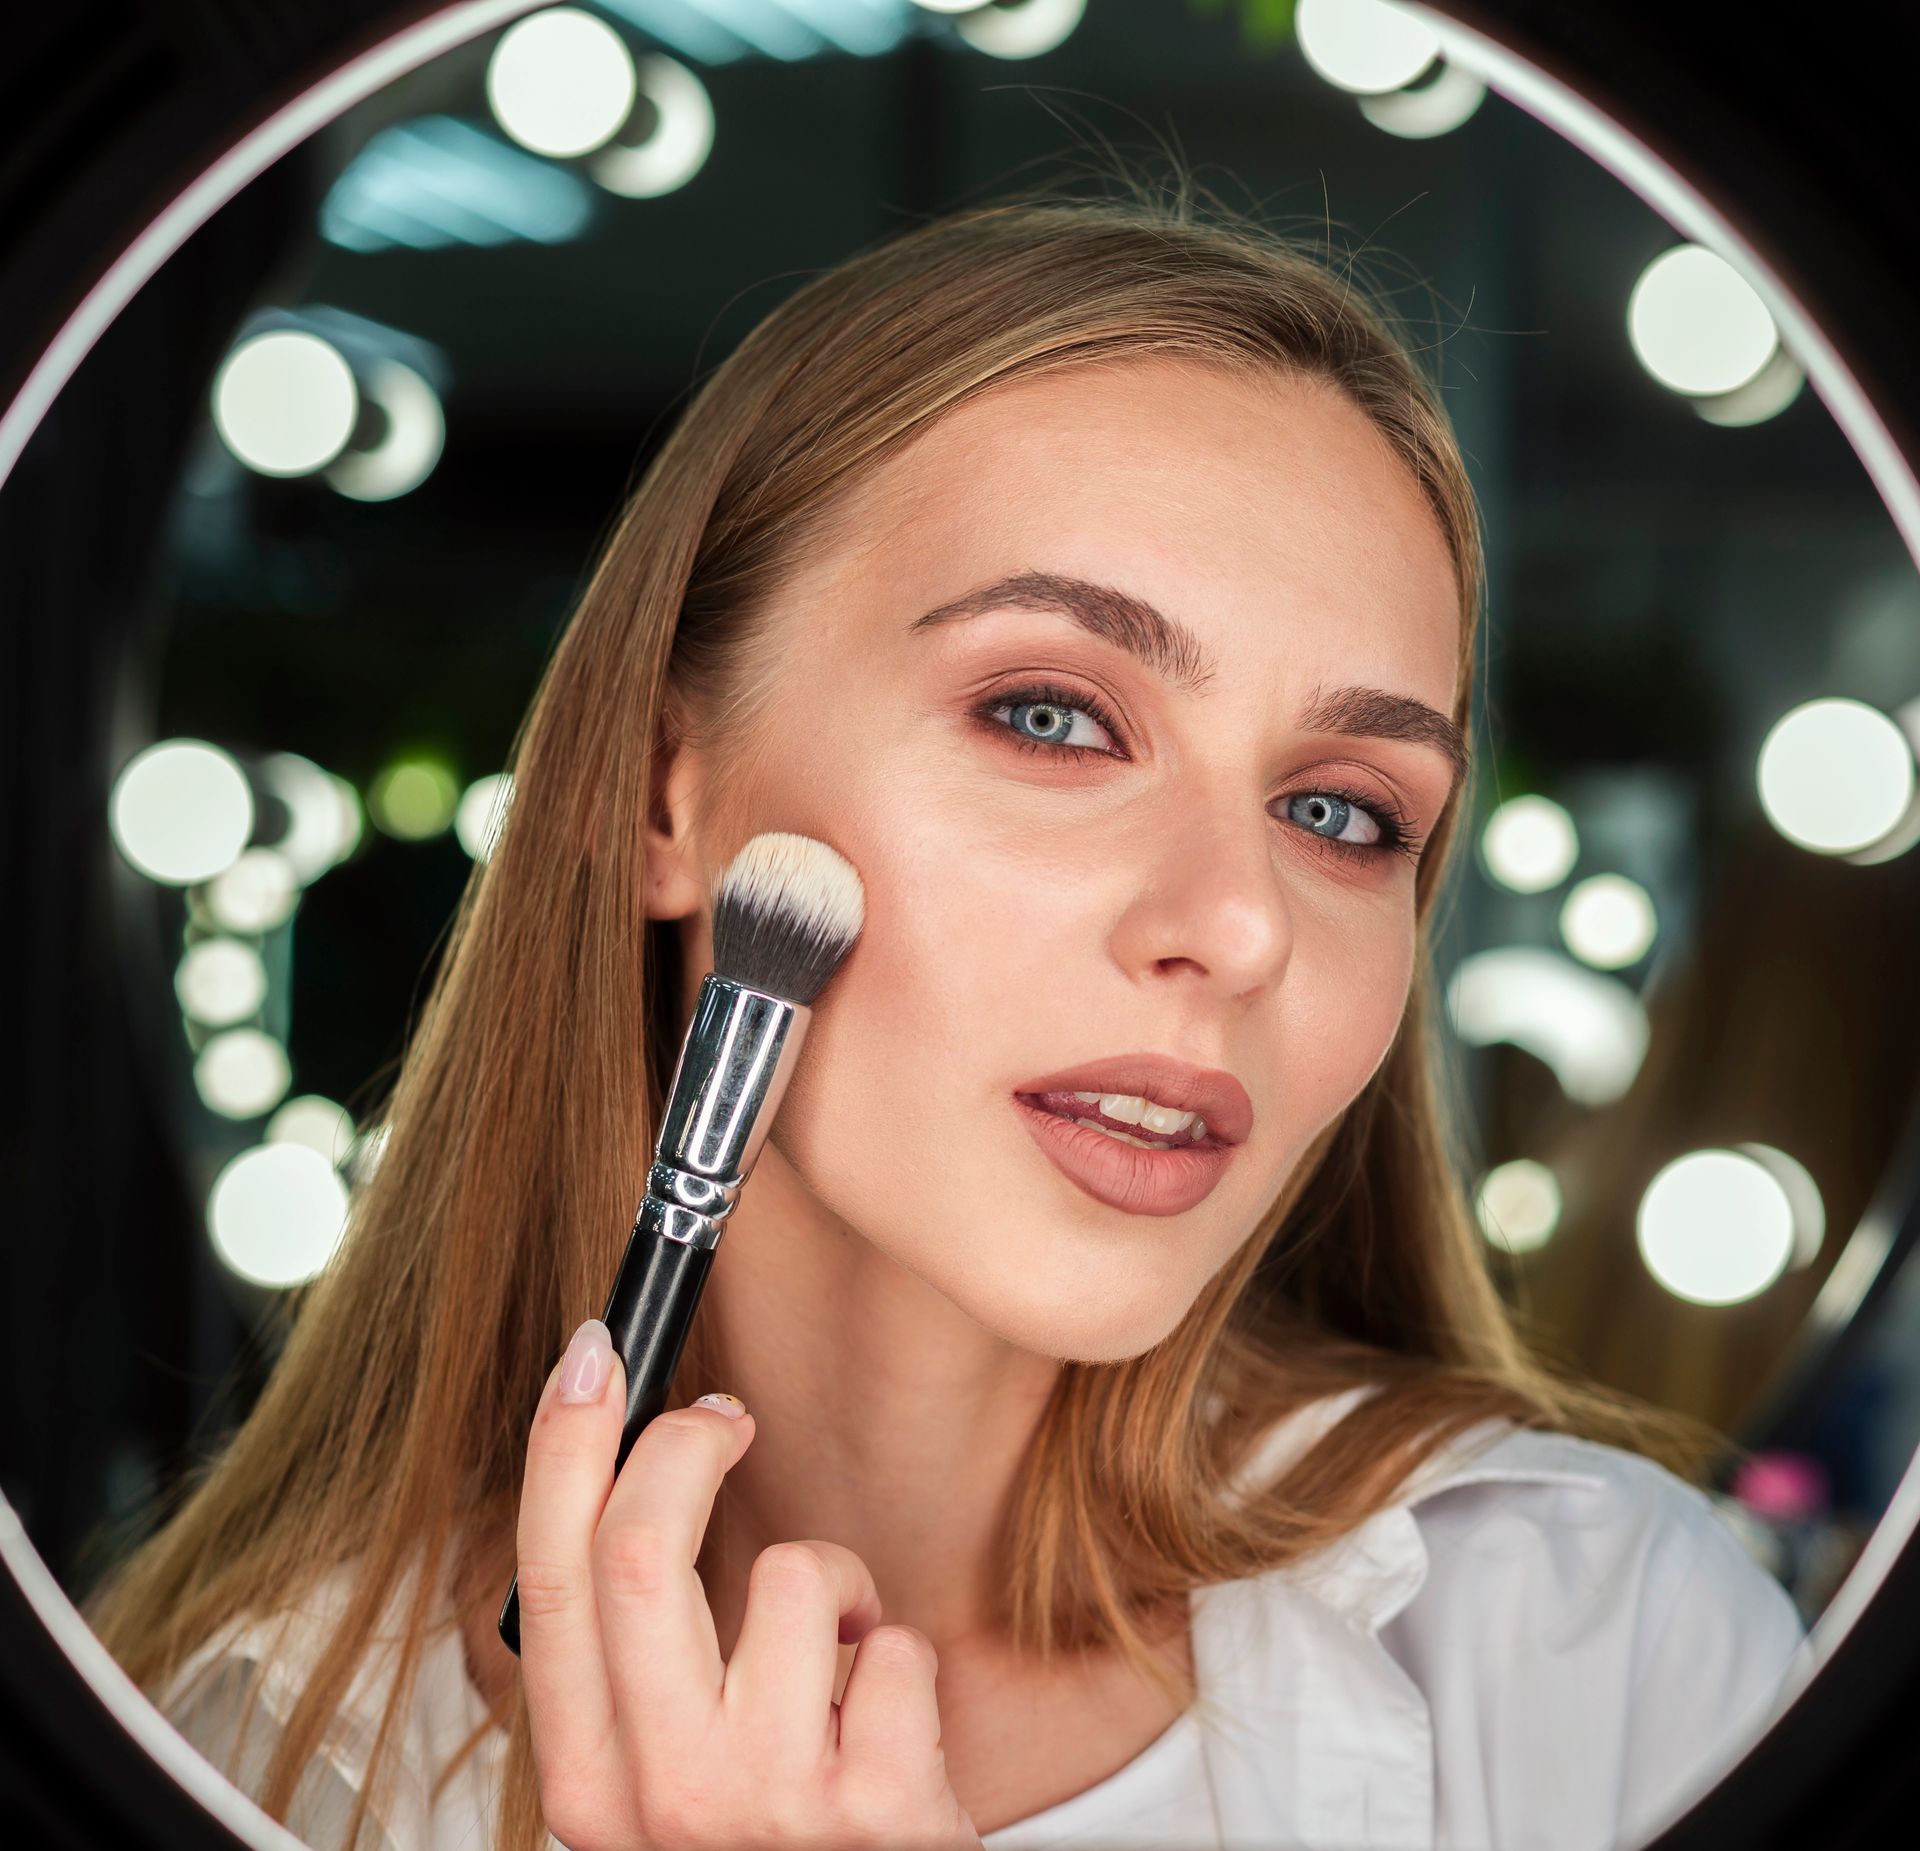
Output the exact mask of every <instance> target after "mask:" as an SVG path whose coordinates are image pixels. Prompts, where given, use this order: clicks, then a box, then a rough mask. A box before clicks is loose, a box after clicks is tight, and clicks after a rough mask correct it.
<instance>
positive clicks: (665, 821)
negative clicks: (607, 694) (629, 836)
mask: <svg viewBox="0 0 1920 1851" xmlns="http://www.w3.org/2000/svg"><path fill="white" fill-rule="evenodd" d="M698 796H699V775H698V767H697V765H696V764H695V762H694V757H693V755H692V754H691V753H690V752H688V751H687V750H685V749H684V748H683V747H682V746H681V745H680V744H679V742H678V739H677V738H676V736H675V734H674V732H673V731H672V730H669V731H667V732H666V734H665V735H664V738H663V742H662V744H661V745H660V746H659V747H658V748H657V749H656V750H655V752H654V755H653V764H652V769H651V771H650V773H649V777H648V789H647V813H646V817H645V819H644V821H643V822H642V825H641V832H640V834H641V841H640V847H641V854H642V858H643V859H642V865H643V867H644V868H645V877H644V878H645V882H646V909H647V917H648V918H649V919H684V918H685V917H686V916H687V915H688V914H689V913H693V912H697V911H698V910H699V907H700V905H701V902H702V900H703V899H704V897H705V893H706V888H705V886H704V884H703V882H702V880H701V878H700V873H699V854H698V848H699V844H698V837H697V831H696V830H695V827H694V817H695V813H696V810H697V800H698Z"/></svg>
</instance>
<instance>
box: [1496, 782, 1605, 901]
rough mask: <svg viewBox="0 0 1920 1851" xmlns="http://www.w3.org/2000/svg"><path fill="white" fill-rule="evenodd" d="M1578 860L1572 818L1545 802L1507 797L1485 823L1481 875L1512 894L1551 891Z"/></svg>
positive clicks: (1535, 797)
mask: <svg viewBox="0 0 1920 1851" xmlns="http://www.w3.org/2000/svg"><path fill="white" fill-rule="evenodd" d="M1579 856H1580V836H1579V832H1578V831H1577V830H1576V829H1575V828H1574V826H1573V818H1572V817H1571V816H1569V815H1568V814H1567V812H1566V811H1565V810H1564V809H1563V808H1561V806H1560V805H1559V804H1557V803H1555V802H1554V801H1553V799H1552V798H1551V797H1537V796H1526V797H1510V798H1508V799H1507V801H1506V802H1505V803H1503V804H1501V805H1500V807H1499V808H1498V809H1496V810H1495V811H1494V813H1493V814H1492V815H1491V816H1489V817H1488V818H1487V826H1486V828H1485V829H1483V830H1482V831H1481V834H1480V858H1481V860H1482V862H1483V863H1484V864H1485V866H1486V870H1487V872H1488V873H1489V874H1490V875H1491V876H1492V877H1493V878H1494V879H1495V880H1496V881H1498V882H1499V883H1500V885H1501V886H1503V887H1509V888H1511V889H1512V890H1513V891H1514V892H1515V893H1543V892H1545V891H1546V889H1547V888H1549V887H1557V886H1559V884H1560V883H1561V882H1562V881H1563V880H1565V879H1566V878H1567V876H1568V874H1569V873H1571V872H1572V870H1573V864H1574V862H1575V861H1577V860H1578V859H1579Z"/></svg>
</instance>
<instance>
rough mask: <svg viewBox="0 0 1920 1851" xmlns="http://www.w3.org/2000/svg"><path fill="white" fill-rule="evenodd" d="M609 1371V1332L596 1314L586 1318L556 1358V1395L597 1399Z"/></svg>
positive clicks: (610, 1360) (586, 1399)
mask: <svg viewBox="0 0 1920 1851" xmlns="http://www.w3.org/2000/svg"><path fill="white" fill-rule="evenodd" d="M612 1373H613V1333H612V1332H611V1331H609V1330H608V1329H607V1327H606V1326H605V1325H604V1324H603V1323H601V1322H600V1320H599V1319H598V1318H588V1319H587V1321H586V1322H585V1323H584V1324H582V1325H581V1326H580V1328H579V1329H578V1330H576V1331H575V1332H574V1333H573V1341H572V1342H571V1343H569V1344H568V1345H567V1353H566V1355H565V1356H563V1357H562V1358H561V1359H560V1399H561V1400H562V1401H598V1400H599V1399H600V1391H601V1390H602V1389H604V1388H605V1387H606V1385H607V1377H608V1376H610V1375H611V1374H612Z"/></svg>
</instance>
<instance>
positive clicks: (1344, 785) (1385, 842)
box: [969, 677, 1426, 865]
mask: <svg viewBox="0 0 1920 1851" xmlns="http://www.w3.org/2000/svg"><path fill="white" fill-rule="evenodd" d="M1042 702H1047V703H1051V704H1053V705H1055V706H1060V707H1067V708H1073V709H1076V710H1078V711H1080V712H1083V713H1086V714H1087V715H1088V716H1089V717H1090V718H1091V719H1092V720H1093V721H1094V722H1095V723H1096V724H1097V725H1098V726H1100V727H1101V728H1102V729H1103V730H1104V731H1105V732H1107V733H1108V734H1109V735H1111V736H1114V737H1116V739H1119V740H1124V737H1125V734H1124V731H1123V729H1122V728H1121V727H1120V726H1119V724H1118V723H1117V722H1116V721H1115V720H1114V719H1113V718H1112V716H1111V714H1110V712H1109V710H1108V708H1107V705H1106V703H1105V702H1104V701H1103V700H1102V699H1101V698H1100V697H1099V696H1097V695H1090V694H1087V693H1084V692H1082V691H1077V690H1075V689H1073V688H1070V687H1067V686H1066V685H1064V684H1063V683H1054V682H1051V681H1046V680H1024V681H1023V680H1020V679H1018V678H1017V677H1016V678H1015V679H1014V680H1013V681H1011V682H1010V683H1008V684H1007V685H1005V686H1003V687H999V688H996V689H994V690H993V691H992V692H990V693H988V694H986V695H984V696H982V697H981V699H980V700H978V701H977V702H975V703H973V705H972V706H971V707H970V708H969V712H970V713H971V714H973V715H974V716H975V717H976V718H977V719H978V720H979V722H980V724H981V725H982V726H984V727H987V728H989V729H990V730H991V731H993V732H995V733H997V734H998V735H1000V737H1002V738H1003V739H1006V740H1008V741H1010V742H1011V743H1012V744H1013V745H1014V746H1015V747H1016V748H1017V749H1018V750H1020V751H1023V752H1026V753H1028V754H1033V753H1038V754H1040V755H1041V756H1042V757H1051V758H1070V759H1074V760H1076V761H1084V760H1086V759H1089V758H1110V759H1124V756H1125V755H1123V754H1121V753H1117V752H1109V751H1107V750H1106V749H1105V748H1104V747H1101V746H1076V745H1068V744H1065V743H1063V742H1061V741H1057V740H1044V739H1029V738H1027V737H1026V736H1025V735H1024V734H1021V733H1018V732H1016V731H1014V729H1013V728H1012V727H1010V726H1005V725H1002V724H1001V723H1000V722H999V721H998V720H996V719H995V718H994V717H993V716H994V715H995V714H996V713H998V712H999V711H1000V709H1001V708H1003V707H1025V706H1037V705H1039V704H1041V703H1042ZM1375 775H1376V776H1377V775H1378V774H1377V773H1376V774H1375ZM1353 781H1354V780H1353V774H1352V772H1351V771H1348V770H1343V769H1339V768H1335V769H1332V770H1329V771H1327V772H1325V773H1323V774H1321V779H1320V781H1319V782H1318V783H1309V784H1305V785H1302V786H1301V787H1300V788H1299V789H1298V790H1295V791H1289V792H1285V793H1282V795H1281V796H1280V797H1279V798H1278V799H1276V801H1278V802H1282V803H1284V802H1286V801H1288V800H1289V799H1290V798H1292V797H1301V796H1304V797H1311V796H1324V797H1338V798H1339V799H1340V800H1341V801H1342V802H1343V803H1348V804H1352V805H1354V806H1356V807H1357V808H1359V809H1361V810H1363V811H1365V812H1366V813H1367V814H1368V815H1369V816H1371V817H1372V818H1373V821H1374V824H1375V826H1376V827H1377V828H1378V829H1379V831H1380V840H1379V841H1377V842H1342V841H1339V840H1338V839H1337V838H1335V837H1332V836H1323V835H1321V834H1320V833H1319V832H1318V831H1317V830H1312V829H1308V830H1300V831H1298V832H1297V833H1300V834H1303V835H1307V836H1311V837H1312V838H1313V841H1314V843H1315V845H1316V852H1322V853H1331V854H1333V855H1334V856H1336V857H1338V858H1342V859H1347V860H1358V861H1367V860H1379V859H1382V858H1383V857H1388V856H1393V857H1404V858H1405V859H1406V860H1408V861H1410V862H1412V863H1414V864H1415V865H1417V864H1418V862H1419V859H1420V856H1421V853H1422V851H1423V850H1424V848H1425V844H1426V834H1425V832H1424V831H1423V830H1422V829H1421V828H1420V827H1419V824H1418V822H1417V820H1416V818H1415V817H1414V815H1413V814H1412V813H1411V811H1410V810H1409V809H1408V807H1407V806H1405V805H1403V804H1402V803H1401V802H1400V801H1399V800H1398V799H1397V798H1396V797H1395V796H1394V795H1392V794H1391V793H1389V794H1388V795H1386V796H1376V795H1374V794H1372V793H1371V792H1369V791H1366V790H1363V789H1355V788H1353V787H1352V785H1353ZM1383 782H1384V780H1383Z"/></svg>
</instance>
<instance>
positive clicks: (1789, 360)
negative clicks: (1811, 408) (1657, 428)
mask: <svg viewBox="0 0 1920 1851" xmlns="http://www.w3.org/2000/svg"><path fill="white" fill-rule="evenodd" d="M1806 383H1807V376H1806V374H1805V373H1804V372H1802V371H1801V370H1800V366H1799V364H1798V362H1796V361H1795V359H1794V357H1793V356H1792V355H1791V354H1790V353H1788V352H1787V350H1786V349H1785V348H1784V347H1778V348H1775V349H1774V355H1773V358H1772V359H1771V360H1769V361H1768V362H1767V363H1766V365H1765V366H1763V367H1762V368H1761V369H1760V370H1759V372H1757V373H1755V374H1754V376H1753V377H1752V378H1751V379H1749V380H1748V381H1747V383H1746V384H1745V385H1744V386H1735V387H1734V389H1733V390H1732V391H1731V392H1714V393H1709V394H1707V395H1705V396H1704V397H1697V398H1690V399H1689V400H1688V401H1687V402H1688V404H1690V405H1691V406H1692V407H1693V415H1694V416H1695V417H1696V418H1700V419H1703V420H1705V422H1706V423H1708V424H1720V425H1725V426H1726V427H1727V428H1728V429H1730V430H1738V429H1743V428H1744V427H1746V426H1747V425H1749V424H1764V423H1766V421H1767V420H1768V419H1769V418H1777V417H1778V416H1779V415H1780V414H1781V413H1782V412H1783V411H1785V410H1786V408H1787V407H1788V406H1789V405H1791V404H1792V403H1793V401H1794V400H1795V399H1797V398H1798V397H1799V396H1800V393H1801V389H1802V388H1803V387H1804V386H1805V385H1806Z"/></svg>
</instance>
